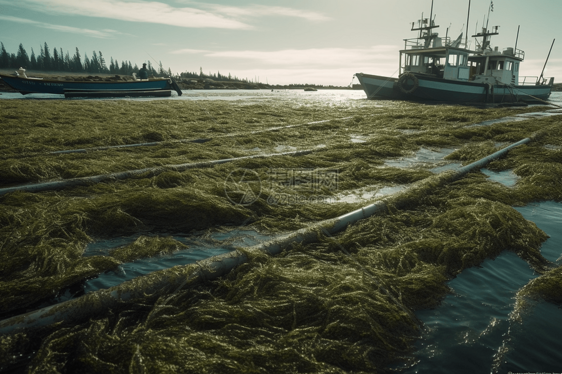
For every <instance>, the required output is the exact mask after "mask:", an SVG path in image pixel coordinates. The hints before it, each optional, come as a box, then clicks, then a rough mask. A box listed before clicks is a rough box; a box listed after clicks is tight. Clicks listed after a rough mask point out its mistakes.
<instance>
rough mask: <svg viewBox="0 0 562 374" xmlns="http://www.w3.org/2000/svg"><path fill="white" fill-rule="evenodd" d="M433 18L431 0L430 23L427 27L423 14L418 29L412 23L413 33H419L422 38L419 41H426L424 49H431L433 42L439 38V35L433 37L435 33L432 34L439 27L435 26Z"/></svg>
mask: <svg viewBox="0 0 562 374" xmlns="http://www.w3.org/2000/svg"><path fill="white" fill-rule="evenodd" d="M432 18H433V0H431V13H430V16H429V21H428V24H427V26H424V19H423V13H422V19H421V20H420V21H419V26H418V28H414V22H412V31H419V32H420V36H419V37H418V39H424V40H425V43H424V48H429V46H430V45H431V41H432V40H433V39H434V38H435V37H436V36H437V34H435V35H433V33H432V32H431V30H432V29H435V28H437V27H439V26H438V25H435V23H434V22H433V20H432Z"/></svg>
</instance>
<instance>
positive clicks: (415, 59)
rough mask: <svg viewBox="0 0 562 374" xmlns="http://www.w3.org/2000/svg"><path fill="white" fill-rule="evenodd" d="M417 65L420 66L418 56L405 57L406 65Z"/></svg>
mask: <svg viewBox="0 0 562 374" xmlns="http://www.w3.org/2000/svg"><path fill="white" fill-rule="evenodd" d="M419 64H420V56H419V55H407V56H406V65H409V66H418V65H419Z"/></svg>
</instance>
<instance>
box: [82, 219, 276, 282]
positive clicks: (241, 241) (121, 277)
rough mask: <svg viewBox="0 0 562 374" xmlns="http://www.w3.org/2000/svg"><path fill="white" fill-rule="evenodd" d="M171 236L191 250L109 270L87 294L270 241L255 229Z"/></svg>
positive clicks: (107, 246)
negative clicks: (142, 276) (238, 248)
mask: <svg viewBox="0 0 562 374" xmlns="http://www.w3.org/2000/svg"><path fill="white" fill-rule="evenodd" d="M152 235H154V234H152ZM139 236H140V235H135V236H130V237H124V238H118V239H108V240H99V241H96V242H94V243H91V244H90V245H89V246H88V247H87V248H86V254H87V255H90V256H92V255H96V254H97V255H103V254H107V253H108V252H109V250H111V249H113V248H117V247H120V246H123V245H126V244H130V243H132V242H134V241H135V240H136V239H137V238H138V237H139ZM172 237H173V238H174V239H175V240H177V241H179V242H181V243H184V244H186V245H187V246H188V248H187V249H185V250H181V251H177V252H175V253H173V254H170V255H161V256H156V257H150V258H141V259H138V260H135V261H133V262H128V263H124V264H122V265H120V266H119V268H118V269H117V270H116V271H108V272H105V273H103V274H100V275H98V276H97V277H96V278H93V279H90V280H88V281H86V282H85V284H84V291H85V292H92V291H96V290H99V289H103V288H109V287H113V286H116V285H118V284H121V283H123V282H125V281H128V280H131V279H133V278H136V277H139V276H141V275H146V274H148V273H152V272H154V271H158V270H163V269H168V268H171V267H173V266H177V265H188V264H192V263H194V262H196V261H199V260H204V259H206V258H209V257H212V256H217V255H221V254H224V253H228V252H231V251H233V250H234V249H235V248H236V247H249V246H252V245H255V244H258V243H260V242H263V241H265V240H269V239H271V237H270V236H266V235H262V234H259V233H258V232H256V231H253V230H239V229H234V230H229V231H221V232H213V233H211V234H209V235H204V236H201V235H186V234H176V235H173V236H172Z"/></svg>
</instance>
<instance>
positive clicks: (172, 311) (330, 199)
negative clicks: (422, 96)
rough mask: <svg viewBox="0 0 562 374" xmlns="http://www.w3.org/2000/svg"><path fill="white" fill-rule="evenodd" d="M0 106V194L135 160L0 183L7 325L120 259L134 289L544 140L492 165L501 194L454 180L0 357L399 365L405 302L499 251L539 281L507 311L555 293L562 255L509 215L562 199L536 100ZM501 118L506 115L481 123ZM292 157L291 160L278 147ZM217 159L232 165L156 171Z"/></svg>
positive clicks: (161, 363) (8, 360) (239, 367)
mask: <svg viewBox="0 0 562 374" xmlns="http://www.w3.org/2000/svg"><path fill="white" fill-rule="evenodd" d="M0 109H1V110H0V131H1V132H2V149H1V150H0V184H1V185H0V188H12V187H17V186H26V185H33V184H38V183H45V182H51V181H61V180H71V179H75V178H83V177H90V176H97V175H107V174H111V173H121V172H126V171H131V170H144V169H151V170H152V171H146V172H145V173H136V174H134V175H132V176H131V177H129V178H126V179H120V180H105V181H104V182H102V183H93V182H92V183H88V184H84V185H78V186H74V187H68V188H63V189H58V190H48V191H41V192H29V191H24V190H22V191H14V192H9V193H6V194H3V195H1V196H0V222H1V225H0V245H1V247H0V249H1V251H0V257H1V261H0V268H1V271H0V274H1V275H0V300H2V302H1V303H0V313H1V318H2V319H6V318H10V317H13V316H17V315H20V314H22V313H25V312H27V311H32V310H35V309H38V308H40V307H43V306H45V305H51V304H53V303H56V302H59V301H61V300H64V299H69V298H70V299H72V298H77V297H79V296H80V295H82V294H84V293H85V292H95V291H96V290H97V289H100V288H103V287H109V286H111V285H114V284H115V283H104V282H99V281H98V282H97V283H96V280H100V279H104V278H103V277H104V276H105V275H107V274H120V273H123V272H124V271H125V272H129V273H130V272H133V273H134V274H135V276H134V277H129V278H127V280H128V281H129V282H130V285H131V287H142V285H143V282H145V280H144V278H143V277H136V275H141V274H145V273H146V272H149V271H154V270H159V271H161V272H162V274H164V275H163V276H165V274H167V273H168V274H177V273H178V272H179V271H180V270H178V268H173V267H172V268H168V269H166V267H167V266H168V265H166V266H163V265H162V266H160V268H158V266H156V265H158V264H159V263H160V264H162V263H164V262H165V263H166V264H169V266H173V265H184V264H185V263H186V262H185V261H184V260H180V258H183V257H185V256H183V257H182V256H179V255H178V254H185V253H189V251H194V250H195V249H197V250H198V251H202V252H201V253H204V252H205V251H207V250H208V252H209V256H211V255H214V254H217V252H214V251H213V250H214V249H216V248H219V247H221V248H223V249H224V251H235V250H239V251H244V249H243V246H246V245H251V244H254V243H256V242H259V241H262V240H265V238H268V237H274V236H275V235H278V234H282V233H287V232H291V231H294V230H298V229H301V228H305V227H307V226H309V225H311V224H313V223H316V222H318V221H321V220H324V219H329V218H334V217H338V216H340V215H343V214H345V213H347V212H350V211H352V210H355V209H358V208H360V207H361V206H363V205H366V204H368V203H370V202H372V201H375V200H376V199H378V198H381V197H382V196H383V195H385V194H386V193H390V192H395V191H400V190H401V189H405V188H407V187H411V186H413V185H416V183H417V184H425V185H427V184H431V183H432V181H433V180H434V179H435V178H438V175H437V174H436V173H439V172H442V171H446V170H447V168H449V167H453V168H454V167H456V166H457V165H460V164H467V163H470V162H472V161H475V160H478V159H480V158H482V157H485V156H487V155H489V154H491V153H493V152H494V151H496V150H499V149H501V148H503V147H504V146H505V145H507V144H510V143H513V142H516V141H519V140H521V139H523V138H526V137H528V136H530V135H532V134H534V133H537V132H540V133H541V136H540V137H538V138H537V140H535V141H533V142H532V143H529V144H527V145H522V146H520V147H518V148H516V149H514V150H512V151H510V152H509V153H508V154H507V156H505V157H504V158H502V159H500V160H497V161H494V162H492V163H491V164H489V165H488V169H489V170H491V171H493V172H497V173H499V172H509V173H513V174H515V175H516V176H517V177H518V179H517V180H516V182H515V183H514V184H513V185H511V186H505V185H503V184H499V183H496V182H494V181H493V180H491V179H490V178H489V177H488V175H487V174H485V173H482V172H474V173H470V174H469V175H468V176H466V177H465V178H463V179H461V180H458V181H456V182H453V183H450V184H447V185H442V186H436V187H435V189H433V190H432V193H429V194H424V195H420V196H414V197H415V199H413V200H414V201H415V203H412V204H410V205H409V206H407V207H405V208H400V209H394V208H392V207H390V209H389V210H388V211H387V212H386V213H385V214H383V215H379V216H373V217H370V218H367V219H365V220H362V221H359V222H358V223H356V224H354V225H351V226H349V227H347V229H346V230H344V231H342V232H340V233H339V234H337V235H334V236H324V237H323V238H322V240H320V241H319V242H316V243H310V244H306V245H302V244H295V245H293V246H290V247H288V248H286V250H285V251H284V252H283V253H282V254H280V255H278V256H274V257H271V256H267V255H265V254H264V255H260V254H255V253H252V254H251V256H249V257H250V260H249V261H248V262H247V263H245V264H243V265H241V266H239V267H238V268H236V269H235V270H234V271H232V272H230V273H229V274H228V275H226V276H224V277H221V278H219V279H218V280H213V281H197V282H190V283H187V284H185V285H183V287H182V288H180V289H176V290H175V291H174V292H173V293H162V294H160V293H154V294H147V295H145V296H144V297H142V298H140V299H135V300H132V301H130V302H128V303H123V304H122V305H120V306H119V307H117V308H111V309H108V310H106V311H105V312H104V313H100V314H97V315H95V316H93V317H91V318H90V317H88V318H86V319H84V320H83V321H76V322H72V323H67V324H65V323H61V324H58V325H55V326H52V325H51V326H43V327H42V328H40V329H32V330H26V331H17V332H16V333H14V334H5V335H2V337H0V368H2V369H9V368H20V369H21V370H29V371H34V370H35V371H38V372H40V371H44V370H51V371H52V372H72V371H73V370H78V369H79V368H80V370H84V369H85V370H86V371H90V372H101V371H107V370H109V371H111V372H125V371H133V372H140V371H143V370H144V371H147V372H155V371H156V372H178V371H183V372H193V373H199V372H205V371H208V372H233V373H235V372H236V373H238V372H263V373H266V372H334V373H336V372H349V371H354V372H378V371H384V370H385V368H388V367H389V366H390V365H396V364H397V363H399V362H408V360H411V357H412V356H411V355H412V353H413V352H414V350H415V349H416V347H415V344H416V342H417V341H418V340H419V339H420V337H421V335H422V334H423V326H422V324H421V322H420V320H418V319H417V318H416V314H415V313H416V312H418V311H423V310H428V309H430V308H434V307H436V306H438V305H440V303H441V302H442V300H443V299H444V298H445V297H446V296H447V295H448V294H449V293H450V288H449V286H448V282H449V281H451V280H453V279H455V278H456V277H457V276H458V275H459V274H461V273H462V272H463V271H464V270H467V269H474V268H475V267H477V266H480V265H481V264H482V263H484V261H486V260H487V259H493V258H496V257H497V256H498V255H500V254H501V253H503V252H505V251H510V252H513V253H514V254H515V255H517V256H518V257H519V258H521V259H523V260H524V261H525V262H526V264H527V266H528V267H529V268H530V269H532V270H533V271H534V272H536V273H537V274H538V275H539V276H538V277H537V278H536V279H535V280H533V281H530V282H529V283H527V284H525V285H524V286H523V287H522V288H521V289H520V291H519V292H518V293H517V298H516V301H515V303H514V305H513V310H512V313H511V319H512V320H513V321H514V323H521V321H524V319H525V312H526V310H528V309H532V305H533V301H534V300H545V301H547V302H550V303H552V304H554V305H559V303H560V302H561V301H562V287H560V282H561V276H562V275H561V274H562V273H561V272H560V268H559V267H557V264H556V262H551V261H552V260H548V259H546V258H545V257H544V256H543V255H542V254H541V250H540V249H541V245H542V243H544V242H545V240H546V239H547V238H548V236H547V235H546V233H544V232H543V231H542V230H540V229H539V228H538V227H537V226H536V225H535V224H534V223H533V222H530V221H528V220H526V219H525V218H524V217H523V216H522V215H521V214H520V213H519V212H518V211H517V210H516V209H515V208H516V207H520V206H524V205H526V204H528V203H530V202H536V201H561V200H562V199H561V197H562V183H560V182H561V180H560V179H561V178H562V177H561V176H562V164H561V163H562V154H561V151H560V149H561V146H562V133H561V131H560V117H558V116H551V115H541V116H537V115H534V116H531V115H528V114H526V113H530V112H541V111H544V112H545V113H549V112H546V111H547V110H550V109H551V108H547V107H533V108H495V109H478V108H471V107H462V106H426V105H423V104H413V103H400V102H377V101H367V100H341V101H334V100H325V99H318V100H315V99H307V100H300V99H298V98H291V97H289V96H287V97H284V98H282V99H279V98H275V99H274V98H268V97H264V98H260V99H255V100H245V101H220V100H217V101H206V100H197V101H184V102H179V101H166V100H154V101H142V102H141V101H110V100H107V101H77V100H76V101H63V100H60V101H59V100H49V101H40V100H37V101H31V100H25V101H24V100H21V101H20V100H9V101H0ZM505 117H513V118H515V119H513V120H511V121H506V120H502V121H492V120H494V119H500V118H505ZM521 118H523V120H521ZM198 139H199V140H200V139H204V140H205V141H200V142H196V141H193V140H198ZM147 143H150V145H147ZM133 145H135V146H133ZM137 145H138V146H137ZM124 146H127V147H124ZM77 149H80V150H84V151H81V152H77V153H73V152H65V153H63V152H59V151H71V150H77ZM299 151H307V152H302V153H295V154H280V153H284V152H289V153H290V152H299ZM272 154H274V155H275V156H271V155H272ZM248 156H260V157H248ZM223 159H232V161H230V162H228V163H223V164H217V165H204V164H200V166H199V167H194V168H190V169H188V170H184V171H178V170H177V169H174V168H173V167H170V165H180V164H187V163H204V162H208V161H212V160H223ZM154 170H157V172H156V171H154ZM241 172H242V173H244V172H246V173H249V174H248V175H250V174H251V175H252V176H253V179H242V178H240V176H241V174H240V173H241ZM233 176H237V177H238V179H236V181H237V182H238V185H232V183H230V181H232V180H233V179H232V178H233ZM246 181H248V183H245V182H246ZM250 182H251V183H250ZM258 182H259V183H258ZM241 185H242V187H240V186H241ZM221 233H222V234H221ZM240 233H243V235H245V236H246V237H249V238H250V239H249V241H244V240H241V239H239V238H240V235H241V234H240ZM123 238H127V239H123ZM102 243H103V244H102ZM96 245H98V246H97V247H96ZM104 245H105V247H104ZM240 246H242V249H237V248H240ZM198 253H199V252H198ZM202 256H204V254H203V255H202ZM195 257H197V256H195ZM182 261H184V262H182ZM154 266H156V267H154ZM192 266H196V265H192ZM144 268H146V269H148V270H146V271H145V270H143V269H144ZM124 269H125V270H124ZM160 269H162V270H160ZM107 282H110V281H109V280H108V281H107ZM115 282H117V283H118V282H119V280H117V281H115ZM84 308H85V309H87V308H88V305H84Z"/></svg>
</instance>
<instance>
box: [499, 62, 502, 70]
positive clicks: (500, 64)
mask: <svg viewBox="0 0 562 374" xmlns="http://www.w3.org/2000/svg"><path fill="white" fill-rule="evenodd" d="M498 70H503V61H498Z"/></svg>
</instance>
